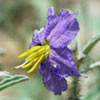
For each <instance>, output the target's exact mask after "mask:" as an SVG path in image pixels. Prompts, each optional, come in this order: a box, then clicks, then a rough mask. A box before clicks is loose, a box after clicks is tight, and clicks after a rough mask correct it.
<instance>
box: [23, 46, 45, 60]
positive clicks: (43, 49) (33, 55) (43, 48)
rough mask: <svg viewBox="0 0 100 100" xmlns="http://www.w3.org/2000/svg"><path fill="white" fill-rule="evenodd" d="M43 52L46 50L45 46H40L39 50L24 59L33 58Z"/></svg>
mask: <svg viewBox="0 0 100 100" xmlns="http://www.w3.org/2000/svg"><path fill="white" fill-rule="evenodd" d="M45 52H46V49H45V47H42V48H41V49H40V50H39V51H37V52H35V53H33V54H32V55H30V56H29V57H27V58H26V59H25V60H30V59H34V58H35V57H38V56H40V55H42V54H44V53H45Z"/></svg>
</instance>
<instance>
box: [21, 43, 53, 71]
mask: <svg viewBox="0 0 100 100" xmlns="http://www.w3.org/2000/svg"><path fill="white" fill-rule="evenodd" d="M43 44H44V45H43V46H39V45H36V46H34V47H33V48H31V49H29V50H27V51H26V52H24V53H23V54H21V55H19V58H23V57H25V56H28V55H29V56H28V57H27V58H26V59H25V60H26V61H28V63H27V64H25V65H24V66H22V68H28V67H30V66H31V65H33V67H32V68H31V69H30V70H29V71H28V72H27V73H31V72H33V71H34V70H35V69H36V68H37V67H38V66H39V65H40V64H41V63H42V61H43V60H44V59H45V60H47V59H48V56H49V54H51V49H50V45H49V42H46V41H43Z"/></svg>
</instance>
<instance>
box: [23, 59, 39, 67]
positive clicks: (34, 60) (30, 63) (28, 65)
mask: <svg viewBox="0 0 100 100" xmlns="http://www.w3.org/2000/svg"><path fill="white" fill-rule="evenodd" d="M38 59H39V57H37V58H35V59H33V60H32V61H30V62H29V63H28V64H26V65H24V66H23V67H22V68H28V67H30V66H31V65H32V64H34V63H36V61H37V60H38Z"/></svg>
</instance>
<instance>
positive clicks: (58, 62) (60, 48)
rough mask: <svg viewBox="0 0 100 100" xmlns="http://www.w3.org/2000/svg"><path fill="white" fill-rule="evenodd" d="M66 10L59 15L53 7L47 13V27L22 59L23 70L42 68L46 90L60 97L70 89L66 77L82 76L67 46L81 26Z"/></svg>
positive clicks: (38, 33) (34, 37)
mask: <svg viewBox="0 0 100 100" xmlns="http://www.w3.org/2000/svg"><path fill="white" fill-rule="evenodd" d="M76 15H77V13H73V14H70V13H69V12H68V11H66V10H61V12H60V13H59V14H55V13H54V9H53V8H49V10H48V20H47V23H46V25H45V27H44V28H42V29H41V30H40V31H35V33H34V35H33V37H32V43H31V45H30V49H29V50H28V51H26V52H25V53H23V54H21V55H20V56H19V57H20V58H21V57H25V56H27V55H29V54H31V55H30V56H28V57H27V58H26V61H27V62H28V64H26V65H24V66H23V67H22V68H27V67H30V66H31V65H33V67H32V68H31V69H30V70H29V71H28V73H31V72H32V71H34V70H35V69H36V68H37V67H39V71H40V74H41V75H42V78H43V83H44V85H45V87H46V88H48V89H49V90H50V91H52V92H54V94H55V95H61V93H62V91H65V90H67V81H66V79H65V78H66V77H68V76H78V77H79V76H81V75H80V73H79V71H78V70H77V68H76V64H75V61H74V59H73V54H72V51H71V50H70V49H69V48H68V47H67V46H68V45H69V44H70V43H71V41H72V40H73V39H74V38H75V36H76V35H77V33H78V31H79V24H78V21H77V19H76V18H75V16H76Z"/></svg>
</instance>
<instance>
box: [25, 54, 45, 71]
mask: <svg viewBox="0 0 100 100" xmlns="http://www.w3.org/2000/svg"><path fill="white" fill-rule="evenodd" d="M44 57H45V56H44V55H41V57H40V58H39V60H38V61H37V62H36V63H35V64H34V66H33V67H32V68H31V69H30V70H29V71H28V72H27V73H31V72H33V71H34V70H35V69H36V68H37V67H38V66H39V65H40V64H41V62H42V61H43V60H44Z"/></svg>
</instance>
